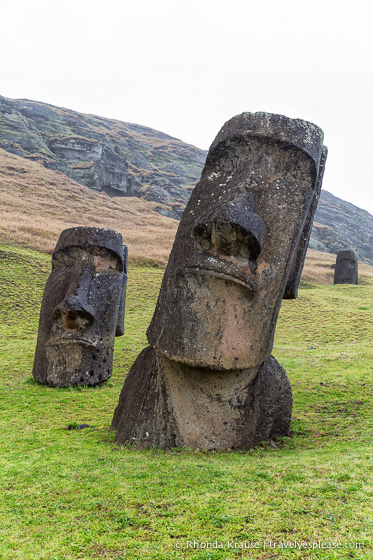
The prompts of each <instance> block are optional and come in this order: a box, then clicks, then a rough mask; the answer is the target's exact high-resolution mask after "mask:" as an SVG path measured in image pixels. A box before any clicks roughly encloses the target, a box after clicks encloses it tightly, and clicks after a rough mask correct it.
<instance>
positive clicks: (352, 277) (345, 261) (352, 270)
mask: <svg viewBox="0 0 373 560" xmlns="http://www.w3.org/2000/svg"><path fill="white" fill-rule="evenodd" d="M358 283H359V276H358V257H357V253H356V251H354V250H353V249H346V250H345V251H339V253H338V255H337V260H336V263H335V270H334V284H358Z"/></svg>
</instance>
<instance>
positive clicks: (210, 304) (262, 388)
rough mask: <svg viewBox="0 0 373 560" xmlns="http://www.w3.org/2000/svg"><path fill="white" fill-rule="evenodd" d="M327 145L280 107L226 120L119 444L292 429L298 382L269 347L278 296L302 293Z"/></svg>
mask: <svg viewBox="0 0 373 560" xmlns="http://www.w3.org/2000/svg"><path fill="white" fill-rule="evenodd" d="M322 141H323V133H322V131H321V130H320V129H319V128H318V127H317V126H315V125H313V124H311V123H308V122H305V121H302V120H298V119H289V118H287V117H284V116H281V115H273V114H267V113H244V114H242V115H239V116H236V117H234V118H233V119H231V120H230V121H228V122H227V123H226V124H225V125H224V126H223V128H222V129H221V131H220V132H219V134H218V135H217V137H216V139H215V141H214V142H213V144H212V146H211V148H210V150H209V153H208V156H207V160H206V165H205V168H204V170H203V172H202V176H201V180H200V181H199V183H198V184H197V185H196V187H195V188H194V190H193V193H192V196H191V198H190V200H189V202H188V205H187V207H186V209H185V211H184V213H183V216H182V219H181V222H180V225H179V229H178V231H177V234H176V238H175V242H174V245H173V249H172V252H171V255H170V259H169V263H168V266H167V269H166V272H165V275H164V278H163V283H162V287H161V291H160V294H159V298H158V302H157V306H156V309H155V312H154V316H153V319H152V322H151V324H150V326H149V329H148V331H147V336H148V341H149V344H150V346H149V347H148V348H146V349H145V350H144V351H143V352H142V353H141V354H140V355H139V356H138V358H137V360H136V361H135V363H134V364H133V366H132V368H131V370H130V372H129V374H128V376H127V379H126V381H125V383H124V387H123V390H122V393H121V395H120V398H119V403H118V406H117V408H116V410H115V413H114V418H113V421H112V428H113V429H116V430H117V433H116V441H117V442H118V443H125V442H130V443H136V444H137V445H138V446H140V447H146V446H155V447H161V448H164V449H169V448H172V447H179V446H185V447H195V448H199V449H229V448H233V449H248V448H250V447H252V446H254V445H255V444H256V443H257V442H259V441H260V440H263V439H268V438H270V437H274V436H276V435H285V434H287V433H288V432H289V426H290V419H291V410H292V392H291V387H290V383H289V380H288V378H287V376H286V373H285V370H284V369H283V368H282V366H281V365H280V364H279V363H278V362H277V361H276V360H275V358H273V357H272V356H271V355H270V354H271V350H272V346H273V338H274V332H275V325H276V320H277V316H278V312H279V309H280V305H281V300H282V298H283V297H284V296H285V297H295V296H296V292H297V285H298V283H299V278H300V272H301V268H302V266H303V262H304V257H305V252H306V249H307V244H308V238H309V234H310V230H311V226H312V219H313V214H314V212H315V210H316V205H317V200H318V197H319V192H320V189H321V182H322V174H323V169H324V164H325V159H326V148H325V147H324V146H323V143H322Z"/></svg>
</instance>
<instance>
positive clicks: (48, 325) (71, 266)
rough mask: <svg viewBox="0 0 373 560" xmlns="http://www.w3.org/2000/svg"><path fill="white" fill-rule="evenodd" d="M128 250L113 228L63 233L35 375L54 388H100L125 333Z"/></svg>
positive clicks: (45, 299) (46, 302) (47, 290)
mask: <svg viewBox="0 0 373 560" xmlns="http://www.w3.org/2000/svg"><path fill="white" fill-rule="evenodd" d="M126 284H127V247H126V246H125V245H123V239H122V236H121V234H120V233H118V232H116V231H113V230H110V229H99V228H94V227H76V228H71V229H66V230H64V231H63V232H62V233H61V236H60V238H59V240H58V242H57V245H56V248H55V250H54V252H53V257H52V272H51V274H50V276H49V278H48V281H47V284H46V286H45V290H44V296H43V301H42V305H41V311H40V322H39V332H38V340H37V346H36V352H35V361H34V368H33V371H32V375H33V376H34V378H35V379H36V380H37V381H39V382H40V383H43V384H44V385H50V386H51V387H69V386H73V385H97V384H98V383H102V382H103V381H106V380H107V379H109V377H110V376H111V374H112V362H113V348H114V337H115V336H121V335H123V334H124V309H125V298H126Z"/></svg>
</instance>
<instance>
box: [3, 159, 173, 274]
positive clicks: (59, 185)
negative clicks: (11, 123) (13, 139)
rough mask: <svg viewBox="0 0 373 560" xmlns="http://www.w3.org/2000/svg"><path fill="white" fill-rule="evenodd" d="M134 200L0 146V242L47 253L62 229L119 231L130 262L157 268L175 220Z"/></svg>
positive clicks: (166, 250) (165, 253) (164, 257)
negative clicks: (103, 191)
mask: <svg viewBox="0 0 373 560" xmlns="http://www.w3.org/2000/svg"><path fill="white" fill-rule="evenodd" d="M155 207H156V204H155V203H153V202H147V201H145V200H143V199H139V198H115V199H113V198H110V197H109V196H107V195H106V194H101V193H97V192H95V191H93V190H90V189H87V187H83V186H82V185H80V184H79V183H76V182H75V181H73V180H72V179H69V178H68V177H66V176H65V175H63V174H62V173H59V172H55V171H51V170H50V169H46V168H45V167H44V166H42V165H40V164H39V163H36V162H33V161H29V160H26V159H24V158H20V157H18V156H15V155H12V154H9V153H7V152H5V151H4V150H0V241H1V242H2V243H6V244H12V245H18V246H22V247H28V248H30V249H35V250H37V251H43V252H47V253H51V252H52V251H53V249H54V246H55V245H56V242H57V239H58V237H59V235H60V233H61V231H62V230H63V229H66V228H68V227H75V226H94V227H105V228H110V229H115V230H117V231H120V232H121V233H122V235H123V239H124V242H125V243H126V245H127V246H128V251H129V255H130V260H131V261H132V262H137V263H144V264H145V263H147V264H153V265H156V266H163V265H165V263H166V262H167V259H168V255H169V252H170V250H171V246H172V243H173V240H174V237H175V233H176V229H177V226H178V222H177V221H176V220H172V219H171V218H166V217H164V216H161V215H160V214H158V213H157V212H156V211H155Z"/></svg>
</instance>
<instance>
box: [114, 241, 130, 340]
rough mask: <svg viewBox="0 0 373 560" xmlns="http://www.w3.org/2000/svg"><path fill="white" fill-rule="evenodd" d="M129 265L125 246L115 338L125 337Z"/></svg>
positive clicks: (124, 246)
mask: <svg viewBox="0 0 373 560" xmlns="http://www.w3.org/2000/svg"><path fill="white" fill-rule="evenodd" d="M127 263H128V249H127V246H126V245H123V286H122V293H121V297H120V304H119V309H118V319H117V327H116V330H115V336H123V335H124V314H125V309H126V288H127Z"/></svg>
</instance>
